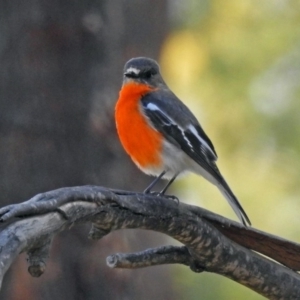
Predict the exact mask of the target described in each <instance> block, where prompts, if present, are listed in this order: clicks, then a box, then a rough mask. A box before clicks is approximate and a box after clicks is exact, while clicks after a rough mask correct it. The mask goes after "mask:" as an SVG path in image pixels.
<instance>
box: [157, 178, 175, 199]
mask: <svg viewBox="0 0 300 300" xmlns="http://www.w3.org/2000/svg"><path fill="white" fill-rule="evenodd" d="M177 176H178V174H175V175H174V176H173V177H172V178H171V179H170V181H169V182H168V183H167V185H166V186H165V187H164V188H163V189H162V190H161V191H160V194H161V195H164V194H165V192H166V191H167V189H168V188H169V187H170V185H171V184H172V183H173V181H174V180H175V179H176V177H177Z"/></svg>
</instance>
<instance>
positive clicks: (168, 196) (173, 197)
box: [147, 191, 180, 205]
mask: <svg viewBox="0 0 300 300" xmlns="http://www.w3.org/2000/svg"><path fill="white" fill-rule="evenodd" d="M147 194H149V195H151V196H156V197H164V198H167V199H169V200H173V201H175V202H176V204H177V205H179V202H180V201H179V199H178V198H177V197H176V196H174V195H166V194H164V193H162V192H152V191H151V192H148V193H147Z"/></svg>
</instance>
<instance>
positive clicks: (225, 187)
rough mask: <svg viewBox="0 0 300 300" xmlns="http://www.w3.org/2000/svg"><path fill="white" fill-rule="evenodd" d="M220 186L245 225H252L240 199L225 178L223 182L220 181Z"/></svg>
mask: <svg viewBox="0 0 300 300" xmlns="http://www.w3.org/2000/svg"><path fill="white" fill-rule="evenodd" d="M222 179H223V178H222ZM217 186H218V188H219V190H220V191H221V193H222V194H223V195H224V197H225V198H226V199H227V201H228V203H229V204H230V206H231V207H232V209H233V210H234V212H235V213H236V215H237V216H238V218H239V220H240V221H241V222H242V223H243V224H244V225H245V226H247V225H251V222H250V220H249V218H248V216H247V214H246V213H245V211H244V209H243V207H242V206H241V204H240V203H239V201H238V199H237V198H236V197H235V195H234V194H233V192H232V191H231V189H230V187H229V186H228V184H227V182H226V181H225V180H224V179H223V180H222V182H220V183H218V185H217Z"/></svg>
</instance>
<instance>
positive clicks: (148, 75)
mask: <svg viewBox="0 0 300 300" xmlns="http://www.w3.org/2000/svg"><path fill="white" fill-rule="evenodd" d="M144 77H145V78H146V79H149V78H150V77H152V72H151V70H149V71H147V72H145V73H144Z"/></svg>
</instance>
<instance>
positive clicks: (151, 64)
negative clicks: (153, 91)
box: [123, 57, 165, 87]
mask: <svg viewBox="0 0 300 300" xmlns="http://www.w3.org/2000/svg"><path fill="white" fill-rule="evenodd" d="M128 82H136V83H143V84H147V85H150V86H152V87H159V86H160V85H164V84H165V82H164V80H163V79H162V77H161V75H160V70H159V65H158V63H157V62H156V61H155V60H153V59H151V58H147V57H136V58H132V59H130V60H129V61H128V62H127V63H126V64H125V66H124V79H123V83H124V84H126V83H128Z"/></svg>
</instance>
